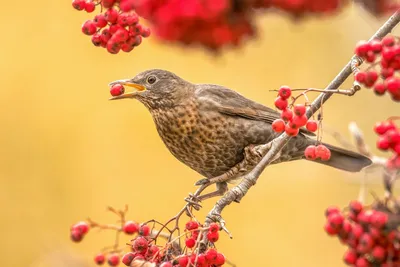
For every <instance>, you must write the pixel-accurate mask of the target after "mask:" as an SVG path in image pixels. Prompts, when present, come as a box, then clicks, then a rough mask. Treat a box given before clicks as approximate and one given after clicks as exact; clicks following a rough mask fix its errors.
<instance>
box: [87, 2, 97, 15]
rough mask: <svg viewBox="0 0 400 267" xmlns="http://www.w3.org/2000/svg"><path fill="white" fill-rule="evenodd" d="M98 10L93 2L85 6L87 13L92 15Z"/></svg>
mask: <svg viewBox="0 0 400 267" xmlns="http://www.w3.org/2000/svg"><path fill="white" fill-rule="evenodd" d="M95 9H96V5H95V4H94V3H93V2H87V3H86V5H85V11H86V12H87V13H92V12H93V11H94V10H95Z"/></svg>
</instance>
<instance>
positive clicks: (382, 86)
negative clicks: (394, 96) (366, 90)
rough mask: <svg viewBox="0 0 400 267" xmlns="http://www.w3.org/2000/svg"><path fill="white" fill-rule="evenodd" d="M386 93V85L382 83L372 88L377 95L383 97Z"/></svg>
mask: <svg viewBox="0 0 400 267" xmlns="http://www.w3.org/2000/svg"><path fill="white" fill-rule="evenodd" d="M385 92H386V85H385V84H384V83H377V84H375V86H374V93H375V94H377V95H383V94H384V93H385Z"/></svg>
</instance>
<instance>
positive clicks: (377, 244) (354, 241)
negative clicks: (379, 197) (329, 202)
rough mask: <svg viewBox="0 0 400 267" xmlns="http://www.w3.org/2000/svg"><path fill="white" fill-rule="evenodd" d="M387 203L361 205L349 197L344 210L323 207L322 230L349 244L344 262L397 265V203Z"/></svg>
mask: <svg viewBox="0 0 400 267" xmlns="http://www.w3.org/2000/svg"><path fill="white" fill-rule="evenodd" d="M387 203H388V202H387V201H386V202H385V204H383V202H380V201H376V202H375V203H374V204H373V205H371V206H364V205H363V204H361V203H360V202H359V201H352V202H350V204H349V206H348V207H347V208H346V209H345V211H343V212H342V211H340V210H339V209H338V208H337V207H330V208H328V209H327V210H326V212H325V216H326V218H327V222H326V224H325V227H324V228H325V231H326V233H328V234H329V235H330V236H337V237H338V238H339V240H340V242H341V243H342V244H344V245H346V246H347V247H348V250H347V251H346V252H345V254H344V257H343V260H344V262H345V263H346V264H348V265H350V266H355V267H369V266H371V267H372V266H400V232H399V231H398V230H397V226H398V223H399V222H400V221H399V219H400V217H399V216H400V214H399V212H400V210H398V206H396V205H398V204H396V205H394V206H393V207H390V206H389V205H388V204H387Z"/></svg>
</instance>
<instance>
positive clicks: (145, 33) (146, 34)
mask: <svg viewBox="0 0 400 267" xmlns="http://www.w3.org/2000/svg"><path fill="white" fill-rule="evenodd" d="M150 33H151V31H150V28H147V27H143V29H142V30H141V31H140V35H141V36H142V37H143V38H147V37H149V36H150Z"/></svg>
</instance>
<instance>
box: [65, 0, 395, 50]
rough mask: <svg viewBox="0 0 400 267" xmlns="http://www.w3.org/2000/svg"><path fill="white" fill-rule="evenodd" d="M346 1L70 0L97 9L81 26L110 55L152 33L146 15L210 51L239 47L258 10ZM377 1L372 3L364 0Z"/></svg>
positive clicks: (322, 8) (298, 10)
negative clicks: (144, 22)
mask: <svg viewBox="0 0 400 267" xmlns="http://www.w3.org/2000/svg"><path fill="white" fill-rule="evenodd" d="M348 2H349V0H326V1H320V0H296V1H293V0H203V1H199V0H169V1H157V0H141V1H137V0H73V1H72V5H73V7H74V8H75V9H77V10H85V11H86V12H89V13H91V12H94V11H95V10H96V8H97V7H98V6H100V14H98V15H96V16H95V17H94V19H93V20H88V21H86V22H85V23H84V24H83V26H82V31H83V32H84V33H85V34H87V35H91V36H92V42H93V44H94V45H95V46H100V47H104V48H106V49H107V51H108V52H110V53H112V54H116V53H118V52H119V51H120V50H122V51H124V52H130V51H132V49H133V48H134V47H135V46H138V45H140V44H141V42H142V37H148V36H149V35H150V30H149V28H146V27H144V26H143V25H141V24H140V23H139V16H140V17H143V18H145V19H146V20H147V21H148V22H149V23H150V24H151V25H152V28H153V31H154V32H155V34H156V35H157V37H158V38H159V39H161V40H163V41H168V42H173V43H180V44H184V45H201V46H203V47H206V48H209V49H211V50H213V51H216V50H220V49H221V48H223V47H226V46H237V45H239V44H241V43H242V42H243V41H244V40H246V39H249V38H252V37H254V36H255V32H256V27H255V26H254V23H253V21H254V18H255V12H257V10H262V11H265V10H269V11H270V10H281V11H285V12H286V13H288V14H291V15H293V16H294V17H296V18H298V17H299V16H303V15H306V14H322V15H326V14H331V13H335V12H338V11H341V10H342V9H343V7H344V6H346V5H347V3H348ZM358 2H363V4H364V6H365V7H366V8H367V10H369V11H371V12H373V13H375V14H377V15H380V14H383V13H385V12H384V11H388V10H393V8H394V6H393V5H390V4H388V3H389V2H390V1H387V0H385V1H382V0H380V1H371V0H368V1H358ZM367 2H368V3H370V2H377V3H379V4H376V5H379V8H378V6H376V5H374V8H371V7H370V6H369V5H368V4H367Z"/></svg>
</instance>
